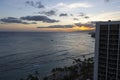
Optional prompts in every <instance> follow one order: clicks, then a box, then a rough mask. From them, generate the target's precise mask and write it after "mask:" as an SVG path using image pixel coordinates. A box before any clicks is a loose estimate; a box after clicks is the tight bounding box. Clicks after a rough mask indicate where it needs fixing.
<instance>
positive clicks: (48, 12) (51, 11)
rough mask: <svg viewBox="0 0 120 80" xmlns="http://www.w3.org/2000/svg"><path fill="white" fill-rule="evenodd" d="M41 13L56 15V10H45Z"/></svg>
mask: <svg viewBox="0 0 120 80" xmlns="http://www.w3.org/2000/svg"><path fill="white" fill-rule="evenodd" d="M39 13H40V14H45V15H47V16H53V15H56V11H54V10H50V11H43V12H39Z"/></svg>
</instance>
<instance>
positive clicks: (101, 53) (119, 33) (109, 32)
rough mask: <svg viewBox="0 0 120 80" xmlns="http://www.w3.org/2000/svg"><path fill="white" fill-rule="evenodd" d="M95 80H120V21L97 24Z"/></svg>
mask: <svg viewBox="0 0 120 80" xmlns="http://www.w3.org/2000/svg"><path fill="white" fill-rule="evenodd" d="M94 80H120V21H108V22H97V23H96V44H95V64H94Z"/></svg>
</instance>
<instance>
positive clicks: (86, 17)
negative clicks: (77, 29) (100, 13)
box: [78, 12, 90, 19]
mask: <svg viewBox="0 0 120 80" xmlns="http://www.w3.org/2000/svg"><path fill="white" fill-rule="evenodd" d="M78 16H81V17H83V18H85V19H88V18H90V17H89V16H87V15H86V14H85V13H83V12H80V14H79V15H78Z"/></svg>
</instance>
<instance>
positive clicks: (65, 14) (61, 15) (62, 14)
mask: <svg viewBox="0 0 120 80" xmlns="http://www.w3.org/2000/svg"><path fill="white" fill-rule="evenodd" d="M59 16H60V17H63V16H68V14H67V13H61V14H60V15H59Z"/></svg>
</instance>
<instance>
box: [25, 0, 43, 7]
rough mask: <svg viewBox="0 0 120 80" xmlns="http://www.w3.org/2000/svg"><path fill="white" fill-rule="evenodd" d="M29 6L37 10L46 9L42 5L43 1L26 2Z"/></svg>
mask: <svg viewBox="0 0 120 80" xmlns="http://www.w3.org/2000/svg"><path fill="white" fill-rule="evenodd" d="M25 3H26V4H27V5H29V6H32V7H35V8H45V6H44V5H43V4H42V3H41V1H37V2H35V1H26V2H25Z"/></svg>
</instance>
